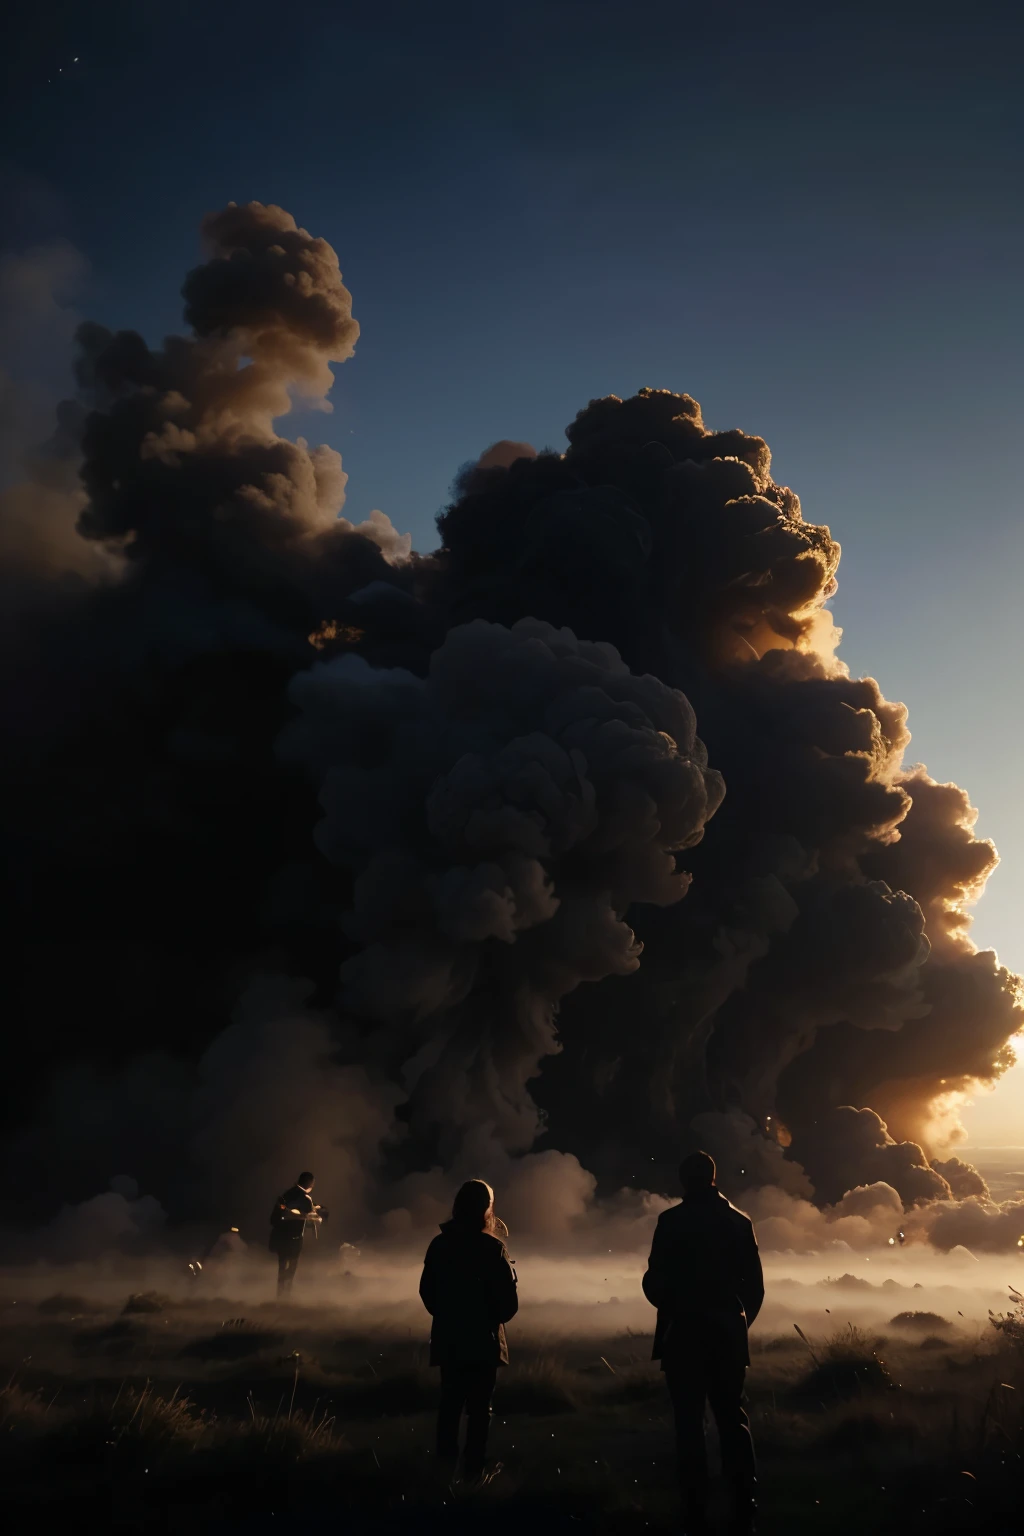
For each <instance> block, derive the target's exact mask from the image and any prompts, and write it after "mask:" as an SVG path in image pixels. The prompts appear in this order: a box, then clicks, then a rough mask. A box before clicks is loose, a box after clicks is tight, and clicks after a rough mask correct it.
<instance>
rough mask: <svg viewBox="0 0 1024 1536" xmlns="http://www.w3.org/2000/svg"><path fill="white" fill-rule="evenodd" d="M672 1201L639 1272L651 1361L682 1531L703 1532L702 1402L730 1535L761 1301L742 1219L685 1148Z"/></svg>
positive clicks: (736, 1519) (749, 1451) (738, 1529)
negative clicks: (667, 1401) (658, 1373)
mask: <svg viewBox="0 0 1024 1536" xmlns="http://www.w3.org/2000/svg"><path fill="white" fill-rule="evenodd" d="M679 1177H680V1179H681V1181H682V1186H683V1200H682V1204H681V1205H674V1206H672V1207H671V1208H670V1209H669V1210H667V1211H662V1213H661V1215H660V1216H659V1217H658V1225H657V1227H656V1229H655V1233H654V1243H653V1245H652V1247H651V1257H650V1259H649V1261H648V1266H647V1273H646V1274H645V1275H644V1280H643V1286H644V1295H645V1296H646V1297H647V1300H648V1301H649V1302H650V1303H651V1305H652V1306H654V1307H657V1309H658V1325H657V1328H656V1330H655V1334H654V1351H653V1357H654V1359H655V1360H660V1361H661V1368H662V1370H663V1371H664V1373H665V1381H666V1384H667V1386H668V1390H669V1396H670V1397H671V1399H672V1408H673V1411H674V1414H675V1422H676V1453H677V1457H678V1470H679V1482H680V1486H681V1489H682V1493H683V1499H684V1504H685V1510H686V1530H687V1531H688V1532H699V1531H704V1530H706V1528H707V1525H706V1520H707V1517H706V1513H705V1504H706V1499H707V1483H708V1468H707V1458H706V1454H705V1447H704V1404H705V1402H708V1403H710V1405H711V1411H712V1413H713V1414H714V1416H715V1423H716V1424H717V1425H718V1438H719V1441H720V1444H721V1448H722V1470H723V1472H724V1474H725V1477H726V1480H727V1481H728V1483H729V1485H730V1487H731V1490H732V1495H733V1501H734V1505H733V1526H732V1529H733V1531H734V1532H735V1533H736V1536H749V1533H750V1532H752V1531H753V1529H754V1515H755V1504H754V1494H755V1479H754V1445H753V1441H752V1440H751V1438H750V1423H749V1420H748V1419H747V1415H746V1413H745V1412H744V1409H743V1379H744V1375H745V1373H746V1369H747V1366H748V1365H749V1364H750V1352H749V1349H748V1347H747V1329H748V1328H749V1327H750V1325H751V1323H752V1322H753V1321H754V1319H755V1317H756V1316H757V1314H758V1312H759V1311H760V1308H761V1303H762V1301H763V1300H764V1278H763V1275H762V1273H761V1259H760V1256H759V1254H758V1251H757V1242H756V1241H755V1238H754V1228H753V1226H752V1224H751V1221H750V1218H749V1216H744V1214H743V1212H742V1211H738V1210H737V1209H736V1207H735V1206H734V1205H730V1204H729V1201H728V1200H727V1199H726V1198H725V1196H724V1195H722V1194H720V1193H719V1191H718V1189H717V1188H716V1186H715V1164H714V1160H713V1159H712V1158H711V1157H709V1156H708V1154H707V1153H706V1152H694V1153H692V1154H691V1155H690V1156H689V1157H687V1158H685V1159H684V1160H683V1163H682V1165H681V1167H680V1169H679Z"/></svg>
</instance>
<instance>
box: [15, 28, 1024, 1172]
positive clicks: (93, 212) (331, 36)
mask: <svg viewBox="0 0 1024 1536" xmlns="http://www.w3.org/2000/svg"><path fill="white" fill-rule="evenodd" d="M15 9H16V14H15V15H14V18H13V24H12V23H11V22H8V24H7V25H8V35H7V39H6V44H5V48H4V52H5V54H6V63H5V71H6V74H7V91H6V105H5V107H4V109H3V117H4V133H3V155H4V162H3V166H2V168H0V206H2V208H3V209H4V214H5V218H4V225H5V228H4V236H3V239H4V246H5V248H7V249H10V248H12V247H13V248H17V247H24V246H26V245H32V244H37V243H39V242H43V241H47V240H51V239H54V238H64V239H67V240H70V241H71V242H73V243H74V244H75V245H76V246H77V247H78V248H79V249H80V250H81V251H82V252H83V253H84V255H85V257H86V258H87V260H88V263H89V276H88V278H87V279H86V281H85V283H84V287H83V291H82V292H81V293H80V295H79V296H78V298H77V300H76V302H77V304H78V307H79V308H80V309H81V311H82V312H83V313H87V314H89V315H91V316H93V317H95V318H97V319H100V320H103V321H106V322H107V323H109V324H113V325H131V326H134V327H137V328H139V329H141V330H143V332H144V333H145V334H146V335H147V336H148V337H149V338H151V339H157V338H158V337H159V335H160V334H161V333H162V332H163V331H165V330H168V329H174V328H177V326H178V324H179V321H180V304H179V300H178V290H179V288H180V283H181V279H182V276H183V275H184V272H185V271H186V269H187V268H188V267H189V266H191V265H194V264H195V262H196V260H197V259H198V247H197V237H196V230H197V225H198V222H199V219H200V218H201V216H202V215H203V213H205V212H206V211H207V210H209V209H212V208H216V207H218V206H220V205H221V204H223V203H224V202H226V201H228V200H229V199H234V200H236V201H247V200H248V199H250V198H258V199H260V200H261V201H264V202H278V203H281V204H282V205H283V206H284V207H285V208H287V209H288V210H289V211H290V212H291V213H293V214H294V215H295V217H296V218H297V219H298V221H299V222H300V223H301V224H304V225H305V226H306V227H307V228H309V229H310V230H311V231H313V232H314V233H316V234H320V235H324V236H325V237H326V238H327V239H329V240H330V241H331V243H332V244H333V245H334V246H335V247H336V249H337V250H338V252H339V255H340V258H341V264H342V270H343V272H344V274H345V279H346V282H347V283H348V285H349V287H350V288H351V289H352V292H353V296H354V310H355V313H356V315H357V317H358V319H359V320H360V322H361V324H362V327H363V333H362V338H361V340H360V342H359V346H358V351H357V355H356V357H355V359H354V360H353V361H351V362H349V363H348V364H346V365H345V366H344V368H343V369H341V370H340V373H339V378H338V384H337V386H336V389H335V394H334V399H335V411H334V414H333V416H330V417H323V416H320V417H317V418H314V419H308V418H307V419H303V420H302V421H301V422H298V423H295V424H294V430H303V431H305V432H306V433H307V435H310V436H313V437H316V438H317V439H318V440H321V439H322V440H326V441H329V442H331V443H332V444H334V445H335V446H336V447H338V448H340V449H341V451H342V454H343V456H344V461H345V467H346V469H347V470H348V472H349V475H350V481H349V503H348V506H347V508H346V512H347V515H349V516H351V517H353V518H354V519H356V520H358V519H359V518H360V517H362V516H363V515H365V513H366V512H368V511H369V510H370V509H371V508H372V507H378V506H379V507H381V508H383V510H385V511H386V512H387V513H388V514H389V515H390V516H391V517H392V519H393V520H394V521H395V522H396V523H397V524H398V525H399V527H401V528H402V529H408V530H411V531H412V533H413V535H414V542H415V543H416V544H417V546H418V547H420V548H424V547H428V546H429V545H430V543H431V542H432V540H433V537H434V530H433V518H434V515H435V513H436V512H437V510H438V508H439V507H440V506H441V504H442V503H443V501H444V500H445V496H446V491H447V488H448V486H449V484H450V481H451V478H452V475H453V473H454V471H455V469H456V468H457V467H458V465H459V464H460V463H462V462H464V461H465V460H466V459H468V458H470V457H473V456H475V455H476V454H477V453H478V452H479V451H480V449H482V448H483V447H485V446H486V445H487V444H488V443H490V442H491V441H493V440H494V439H495V438H498V437H515V438H525V439H528V440H529V441H532V442H534V443H535V444H537V445H538V446H540V445H543V444H551V445H555V446H558V445H561V443H562V442H563V438H562V431H563V429H564V427H565V425H566V423H567V422H569V421H570V420H571V419H572V417H573V415H574V414H575V413H576V411H577V410H578V409H579V408H580V407H581V406H582V405H583V404H584V403H585V402H586V401H587V400H588V399H589V398H591V397H592V396H594V395H601V394H606V393H609V392H614V393H616V394H620V395H621V394H628V393H630V392H632V391H633V390H635V389H637V388H638V387H640V386H641V385H644V384H652V385H656V386H661V387H668V388H672V389H679V390H687V391H689V392H690V393H691V394H693V395H695V396H696V397H697V398H698V399H699V400H700V401H701V403H702V405H703V407H704V411H705V416H706V418H707V420H708V421H709V422H710V423H711V424H713V425H714V426H716V427H730V426H740V427H743V428H744V429H745V430H747V431H751V432H757V433H760V434H761V435H762V436H764V437H765V438H767V440H768V442H769V443H770V445H771V447H772V450H773V453H774V471H775V476H776V478H777V479H779V480H782V481H785V482H787V483H789V484H791V485H792V486H793V487H794V488H795V489H796V490H797V491H798V492H799V494H800V496H801V498H802V500H803V504H804V509H805V513H806V515H807V516H808V517H809V518H811V519H813V520H814V521H816V522H826V523H828V524H829V525H830V527H831V528H832V530H833V533H834V534H835V535H836V536H837V537H838V538H839V540H840V541H841V543H842V545H843V549H844V554H843V562H842V567H841V570H840V589H839V593H838V596H837V598H836V599H835V601H834V604H833V606H834V609H835V613H836V616H837V619H838V621H839V623H840V624H842V626H843V628H844V630H845V639H844V643H843V648H842V654H843V656H844V657H845V659H846V661H847V662H848V663H849V665H850V666H851V667H852V668H853V669H854V670H855V671H857V672H871V673H873V674H874V675H875V676H877V677H878V678H879V680H880V681H881V683H882V685H883V688H884V689H885V691H886V693H887V694H888V695H889V696H890V697H896V698H900V699H903V700H905V701H906V702H907V703H908V704H909V705H910V709H911V727H912V730H913V734H914V743H913V746H912V749H911V755H912V756H913V757H915V758H920V759H922V760H924V761H925V762H927V763H928V766H929V767H930V769H931V770H932V772H933V773H935V774H936V775H937V776H939V777H941V778H954V779H956V780H958V781H959V782H961V783H963V784H965V785H966V786H967V787H968V789H969V790H970V792H971V794H972V797H973V798H974V800H975V803H976V804H978V805H979V806H980V807H981V818H980V821H979V830H980V832H981V833H982V834H983V835H986V836H990V837H992V838H994V840H995V841H996V843H997V846H998V847H999V850H1000V852H1001V854H1002V856H1003V864H1002V865H1001V867H1000V868H999V870H998V871H997V872H996V874H995V876H994V878H993V880H992V882H991V884H990V887H989V892H988V894H987V895H986V897H985V899H984V901H983V902H982V903H981V905H980V907H979V909H978V914H977V922H976V936H977V938H978V940H979V941H980V942H982V943H983V944H985V945H992V946H994V947H995V948H997V949H998V951H999V954H1000V956H1001V957H1002V958H1003V959H1004V960H1005V961H1006V962H1007V963H1008V964H1011V965H1013V966H1014V967H1016V968H1019V969H1024V930H1022V924H1021V915H1022V911H1024V809H1022V800H1021V790H1020V776H1021V767H1022V765H1024V731H1022V725H1021V713H1020V704H1019V702H1018V700H1019V695H1020V686H1019V682H1018V676H1017V674H1018V671H1019V669H1020V666H1021V656H1022V640H1024V603H1022V601H1021V597H1020V593H1019V590H1018V588H1019V572H1020V569H1021V556H1022V553H1024V528H1022V522H1021V515H1020V514H1021V491H1020V484H1021V468H1020V460H1021V427H1020V421H1021V415H1022V407H1024V377H1022V364H1021V358H1022V356H1024V335H1022V331H1024V326H1022V321H1024V296H1022V288H1021V271H1022V261H1021V256H1022V249H1024V202H1022V196H1021V194H1022V190H1024V160H1022V149H1024V95H1022V93H1021V90H1020V76H1019V61H1020V58H1021V51H1022V43H1024V13H1022V12H1021V9H1020V8H1019V7H1015V6H1010V5H1008V4H1006V3H1005V0H1000V3H998V4H990V3H988V0H982V3H978V4H973V5H972V6H970V7H964V6H963V5H960V4H958V5H952V4H909V3H900V4H895V5H893V4H891V3H890V4H886V5H879V4H858V5H847V4H838V5H821V4H813V5H812V4H772V3H770V0H767V3H762V4H735V5H734V4H716V3H714V0H710V3H706V4H703V5H699V6H698V5H692V4H689V3H685V0H676V3H672V4H668V3H661V0H633V3H632V4H630V5H623V4H620V5H612V4H607V3H604V0H581V3H563V0H546V3H543V4H535V3H525V4H517V5H515V6H510V7H498V6H492V5H488V4H485V3H482V0H478V3H474V4H462V3H445V0H439V3H436V4H433V5H430V6H427V5H411V4H407V3H393V4H389V3H387V0H381V3H379V4H373V5H369V4H362V3H360V4H343V3H341V4H325V3H322V0H310V3H306V4H303V5H301V6H283V5H281V4H279V3H278V4H273V5H271V4H268V3H265V0H248V3H242V0H206V3H203V4H199V3H196V0H160V3H154V0H123V3H121V0H94V3H93V4H91V5H90V6H88V7H86V6H85V5H83V4H81V3H65V4H60V3H53V0H41V3H38V4H34V5H31V6H28V5H18V6H16V8H15ZM76 55H77V56H78V59H79V62H78V63H77V64H74V63H73V62H72V60H73V59H74V57H75V56H76ZM289 430H292V429H291V428H290V429H289ZM969 1125H970V1129H971V1135H972V1140H974V1141H977V1142H987V1141H991V1142H1006V1141H1016V1142H1021V1143H1024V1066H1021V1067H1018V1068H1017V1069H1015V1071H1014V1072H1013V1073H1012V1074H1011V1075H1010V1078H1009V1079H1008V1080H1007V1082H1006V1084H1005V1085H1004V1086H1003V1087H1002V1088H1001V1089H1000V1090H999V1092H998V1093H997V1094H996V1095H994V1096H992V1097H991V1098H990V1099H987V1100H985V1101H984V1102H983V1103H979V1105H978V1106H977V1107H976V1108H975V1110H974V1111H972V1112H971V1113H970V1115H969Z"/></svg>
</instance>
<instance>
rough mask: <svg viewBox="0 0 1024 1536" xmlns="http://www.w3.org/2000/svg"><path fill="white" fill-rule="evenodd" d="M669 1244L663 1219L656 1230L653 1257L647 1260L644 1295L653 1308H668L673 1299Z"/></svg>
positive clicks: (659, 1221)
mask: <svg viewBox="0 0 1024 1536" xmlns="http://www.w3.org/2000/svg"><path fill="white" fill-rule="evenodd" d="M668 1255H669V1242H668V1236H667V1234H666V1231H665V1227H664V1225H663V1223H662V1220H661V1217H660V1216H659V1217H658V1225H657V1226H656V1227H655V1229H654V1240H653V1242H652V1243H651V1256H650V1258H649V1259H648V1260H647V1273H646V1274H645V1275H644V1278H643V1288H644V1295H645V1296H646V1297H647V1300H648V1301H649V1302H650V1304H651V1306H652V1307H658V1308H661V1307H667V1306H668V1304H669V1301H670V1299H671V1289H670V1285H669V1274H668Z"/></svg>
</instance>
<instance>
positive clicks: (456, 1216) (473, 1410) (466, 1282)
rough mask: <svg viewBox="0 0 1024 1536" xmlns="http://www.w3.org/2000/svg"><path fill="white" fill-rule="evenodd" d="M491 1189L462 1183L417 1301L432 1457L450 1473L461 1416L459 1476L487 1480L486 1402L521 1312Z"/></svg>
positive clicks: (488, 1405) (479, 1182)
mask: <svg viewBox="0 0 1024 1536" xmlns="http://www.w3.org/2000/svg"><path fill="white" fill-rule="evenodd" d="M495 1225H496V1221H495V1216H494V1191H493V1190H492V1189H491V1187H490V1185H489V1184H485V1183H484V1182H483V1180H482V1179H471V1180H470V1181H469V1182H468V1183H467V1184H463V1186H462V1188H461V1189H460V1190H459V1192H458V1194H457V1195H456V1196H455V1202H454V1205H453V1206H452V1216H451V1220H450V1221H446V1222H443V1223H442V1226H441V1230H440V1232H439V1233H438V1235H437V1237H435V1238H434V1240H433V1241H432V1242H431V1244H430V1247H429V1248H428V1249H427V1254H426V1258H425V1260H424V1263H423V1275H422V1277H421V1279H420V1297H421V1299H422V1301H423V1305H424V1306H425V1307H426V1309H427V1311H428V1312H429V1313H430V1316H431V1318H432V1322H431V1327H430V1364H431V1365H434V1366H438V1367H439V1368H440V1372H441V1401H440V1404H439V1406H438V1412H437V1455H438V1460H439V1462H440V1463H441V1465H442V1466H443V1467H444V1469H445V1470H446V1471H447V1472H449V1473H450V1472H453V1471H454V1469H455V1464H456V1462H457V1460H458V1454H459V1427H460V1423H461V1420H462V1415H463V1412H465V1415H466V1447H465V1453H464V1456H463V1473H464V1476H465V1478H466V1479H467V1481H470V1482H474V1481H477V1480H479V1479H481V1478H482V1477H483V1476H484V1475H485V1474H484V1464H485V1458H486V1454H487V1437H488V1432H489V1430H490V1422H491V1399H492V1397H493V1395H494V1387H495V1382H496V1380H497V1375H498V1368H499V1366H503V1365H507V1364H508V1345H507V1343H506V1340H505V1324H506V1323H507V1322H509V1321H511V1319H512V1318H513V1317H515V1315H516V1312H517V1311H518V1309H519V1296H518V1288H517V1280H516V1272H515V1269H514V1268H513V1265H512V1260H511V1259H510V1258H509V1256H508V1251H507V1249H506V1248H505V1245H504V1243H503V1242H502V1240H501V1238H500V1237H497V1236H496V1235H495V1231H494V1228H495Z"/></svg>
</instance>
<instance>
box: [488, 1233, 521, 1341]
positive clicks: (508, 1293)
mask: <svg viewBox="0 0 1024 1536" xmlns="http://www.w3.org/2000/svg"><path fill="white" fill-rule="evenodd" d="M492 1262H493V1274H492V1277H491V1311H492V1315H493V1317H494V1320H495V1322H497V1323H510V1322H511V1321H512V1319H513V1318H514V1317H515V1315H516V1313H517V1312H518V1311H519V1285H518V1282H517V1280H516V1272H515V1270H514V1269H513V1268H512V1260H511V1259H510V1258H509V1256H508V1249H507V1248H506V1247H504V1245H502V1246H500V1247H498V1251H497V1253H496V1255H495V1258H494V1260H493V1261H492Z"/></svg>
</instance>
